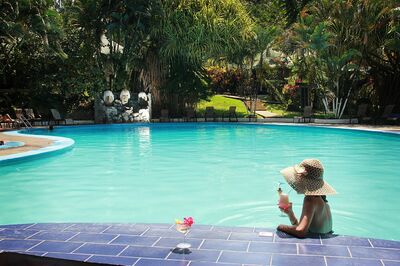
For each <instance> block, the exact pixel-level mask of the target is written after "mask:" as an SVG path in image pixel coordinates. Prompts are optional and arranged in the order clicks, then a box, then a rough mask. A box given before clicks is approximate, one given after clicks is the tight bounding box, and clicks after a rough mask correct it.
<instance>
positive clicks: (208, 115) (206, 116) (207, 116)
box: [204, 106, 217, 122]
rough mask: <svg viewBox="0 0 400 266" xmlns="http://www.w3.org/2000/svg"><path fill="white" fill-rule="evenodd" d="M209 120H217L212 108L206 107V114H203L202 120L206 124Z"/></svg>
mask: <svg viewBox="0 0 400 266" xmlns="http://www.w3.org/2000/svg"><path fill="white" fill-rule="evenodd" d="M210 118H212V121H214V122H215V121H216V120H217V117H216V116H215V112H214V107H212V106H207V107H206V112H205V113H204V120H205V121H206V122H208V121H209V119H210Z"/></svg>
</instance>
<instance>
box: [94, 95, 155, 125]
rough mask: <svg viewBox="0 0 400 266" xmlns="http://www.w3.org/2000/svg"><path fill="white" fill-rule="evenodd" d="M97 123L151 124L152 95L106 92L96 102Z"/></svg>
mask: <svg viewBox="0 0 400 266" xmlns="http://www.w3.org/2000/svg"><path fill="white" fill-rule="evenodd" d="M94 108H95V121H96V123H129V122H150V119H151V94H150V93H149V94H146V93H145V92H140V93H132V95H131V93H130V92H129V91H128V90H122V91H121V92H120V93H114V92H112V91H109V90H107V91H105V92H104V93H103V97H102V98H100V97H99V98H98V99H97V100H96V102H95V107H94Z"/></svg>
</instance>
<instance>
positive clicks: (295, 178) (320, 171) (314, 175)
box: [281, 159, 337, 196]
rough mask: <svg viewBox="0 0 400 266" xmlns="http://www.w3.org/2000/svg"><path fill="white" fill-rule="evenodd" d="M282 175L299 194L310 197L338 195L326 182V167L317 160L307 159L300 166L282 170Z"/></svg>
mask: <svg viewBox="0 0 400 266" xmlns="http://www.w3.org/2000/svg"><path fill="white" fill-rule="evenodd" d="M281 174H282V175H283V177H284V178H285V179H286V182H288V184H289V185H290V186H291V187H292V188H293V189H294V190H296V192H297V193H298V194H304V195H310V196H319V195H333V194H337V192H336V190H335V189H334V188H333V187H331V186H330V185H329V184H328V183H327V182H325V181H324V179H323V176H324V167H323V166H322V163H321V162H320V161H319V160H317V159H305V160H303V161H302V162H301V163H300V164H298V165H295V166H290V167H287V168H285V169H283V170H281Z"/></svg>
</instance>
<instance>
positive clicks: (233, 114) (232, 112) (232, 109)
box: [228, 106, 238, 122]
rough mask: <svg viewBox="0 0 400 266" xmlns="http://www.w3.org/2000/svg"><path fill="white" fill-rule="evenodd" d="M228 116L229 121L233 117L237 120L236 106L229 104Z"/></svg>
mask: <svg viewBox="0 0 400 266" xmlns="http://www.w3.org/2000/svg"><path fill="white" fill-rule="evenodd" d="M228 118H229V122H232V120H233V119H235V120H234V121H235V122H238V117H237V115H236V106H230V107H229V110H228Z"/></svg>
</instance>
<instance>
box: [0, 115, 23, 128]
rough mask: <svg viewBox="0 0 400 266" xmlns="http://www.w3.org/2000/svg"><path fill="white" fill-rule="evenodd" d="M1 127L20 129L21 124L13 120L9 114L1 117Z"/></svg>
mask: <svg viewBox="0 0 400 266" xmlns="http://www.w3.org/2000/svg"><path fill="white" fill-rule="evenodd" d="M0 125H1V127H4V128H18V127H19V123H18V122H17V120H16V119H13V118H11V116H10V115H9V114H5V115H0Z"/></svg>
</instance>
